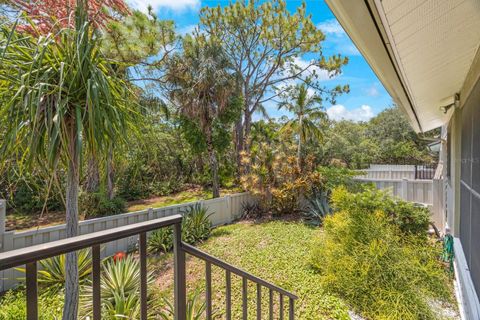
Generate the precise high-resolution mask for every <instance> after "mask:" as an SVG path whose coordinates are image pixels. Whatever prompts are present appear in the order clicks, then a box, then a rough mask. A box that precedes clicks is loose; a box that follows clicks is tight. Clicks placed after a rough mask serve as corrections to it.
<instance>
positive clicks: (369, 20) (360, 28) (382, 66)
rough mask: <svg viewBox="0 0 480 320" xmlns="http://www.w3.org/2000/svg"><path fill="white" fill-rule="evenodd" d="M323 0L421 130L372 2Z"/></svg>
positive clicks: (417, 130)
mask: <svg viewBox="0 0 480 320" xmlns="http://www.w3.org/2000/svg"><path fill="white" fill-rule="evenodd" d="M326 2H327V4H328V6H329V7H330V9H331V10H332V11H333V13H334V14H335V16H336V17H337V20H338V21H339V23H340V24H341V25H342V27H343V28H344V30H345V31H346V32H347V34H348V36H349V37H350V39H351V40H352V41H353V43H355V45H356V46H357V48H358V50H359V51H360V52H361V53H362V55H363V57H364V58H365V59H366V60H367V62H368V64H369V65H370V67H371V68H372V69H373V71H374V72H375V74H376V75H377V77H378V78H379V80H380V81H381V82H382V84H383V85H384V87H385V89H386V90H387V91H388V93H389V94H390V96H391V97H392V98H393V100H394V102H395V103H396V104H397V105H398V106H399V107H400V108H401V109H402V110H403V111H404V112H405V114H406V115H407V116H408V119H409V121H410V124H411V125H412V127H413V129H414V130H415V131H416V132H422V131H423V130H422V125H421V123H420V120H419V119H418V115H417V112H416V110H415V107H414V105H413V104H412V103H411V101H412V100H411V98H410V95H409V93H408V91H407V88H406V86H405V85H404V83H405V82H404V81H403V79H402V77H401V73H400V72H399V69H398V66H397V64H396V62H395V59H394V58H393V57H394V55H393V52H392V48H391V47H390V44H389V41H388V37H387V36H386V32H385V28H384V27H383V24H382V22H381V19H380V18H379V15H378V12H377V11H376V7H375V5H374V4H373V2H371V1H369V0H355V1H351V0H326Z"/></svg>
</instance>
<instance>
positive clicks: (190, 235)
mask: <svg viewBox="0 0 480 320" xmlns="http://www.w3.org/2000/svg"><path fill="white" fill-rule="evenodd" d="M182 214H183V221H182V239H183V241H185V242H186V243H190V244H195V243H197V242H201V241H203V240H206V239H208V237H209V236H210V232H211V230H212V223H211V222H210V219H209V218H210V216H211V215H212V214H211V213H210V214H209V213H208V212H207V209H206V208H205V207H203V206H202V205H201V204H200V203H196V204H194V205H191V206H189V207H188V208H187V209H186V210H184V211H183V212H182Z"/></svg>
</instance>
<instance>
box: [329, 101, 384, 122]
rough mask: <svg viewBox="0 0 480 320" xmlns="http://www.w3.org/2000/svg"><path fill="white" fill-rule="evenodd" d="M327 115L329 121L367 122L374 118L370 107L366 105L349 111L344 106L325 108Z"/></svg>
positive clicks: (337, 105)
mask: <svg viewBox="0 0 480 320" xmlns="http://www.w3.org/2000/svg"><path fill="white" fill-rule="evenodd" d="M327 115H328V117H329V118H330V119H331V120H335V121H339V120H351V121H355V122H360V121H368V120H370V119H371V118H373V117H374V116H375V114H374V112H373V110H372V107H370V106H368V105H366V104H364V105H361V106H360V107H358V108H355V109H350V110H349V109H347V108H346V107H345V106H344V105H341V104H336V105H333V106H331V107H329V108H327Z"/></svg>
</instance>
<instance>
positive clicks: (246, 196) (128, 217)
mask: <svg viewBox="0 0 480 320" xmlns="http://www.w3.org/2000/svg"><path fill="white" fill-rule="evenodd" d="M251 201H254V198H253V196H252V195H251V194H250V193H248V192H245V193H237V194H232V195H227V196H224V197H220V198H216V199H210V200H202V201H198V203H201V204H202V206H203V207H205V208H207V211H208V212H209V213H210V214H211V215H210V221H211V222H212V224H213V226H218V225H222V224H227V223H231V222H232V221H234V220H235V219H237V218H239V217H240V215H241V213H242V205H243V204H244V203H248V202H251ZM195 203H197V202H191V203H182V204H178V205H174V206H168V207H163V208H155V209H153V208H150V209H147V210H142V211H136V212H129V213H124V214H119V215H114V216H108V217H102V218H97V219H90V220H85V221H81V222H80V223H79V234H81V235H82V234H88V233H92V232H97V231H102V230H107V229H111V228H116V227H121V226H126V225H129V224H134V223H138V222H143V221H147V220H153V219H157V218H162V217H168V216H172V215H175V214H181V213H182V212H183V211H184V210H185V209H186V208H188V207H189V206H191V205H193V204H195ZM5 208H6V203H5V201H4V200H0V252H6V251H10V250H15V249H21V248H25V247H28V246H33V245H38V244H42V243H47V242H51V241H56V240H60V239H64V238H65V225H64V224H62V225H58V226H51V227H44V228H39V229H34V230H28V231H20V232H15V231H7V232H6V231H5V223H4V220H5ZM137 241H138V237H129V238H125V239H120V240H117V241H112V242H109V243H106V244H104V246H103V248H102V256H103V257H107V256H111V255H113V254H115V252H118V251H128V250H130V249H132V248H134V247H135V246H136V244H137ZM22 278H25V275H24V274H23V273H21V272H19V271H17V270H14V269H9V270H5V271H0V292H2V291H5V290H8V289H10V288H13V287H15V285H17V284H18V283H19V282H20V279H22Z"/></svg>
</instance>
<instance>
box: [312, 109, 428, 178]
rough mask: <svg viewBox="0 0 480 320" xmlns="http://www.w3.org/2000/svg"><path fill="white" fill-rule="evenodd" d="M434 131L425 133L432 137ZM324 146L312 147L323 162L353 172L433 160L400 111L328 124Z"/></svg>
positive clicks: (424, 141) (389, 110)
mask: <svg viewBox="0 0 480 320" xmlns="http://www.w3.org/2000/svg"><path fill="white" fill-rule="evenodd" d="M435 134H437V132H436V131H433V132H430V133H428V134H426V137H432V136H433V135H435ZM324 136H325V140H324V143H323V145H319V146H312V148H311V149H310V152H312V153H319V156H320V157H321V158H322V163H323V164H325V165H328V164H331V163H332V161H333V163H335V160H336V161H337V162H339V163H343V164H344V165H345V166H347V167H349V168H354V169H361V168H367V167H368V165H369V164H375V163H378V164H417V163H432V162H433V161H435V158H434V157H432V155H431V154H430V153H429V151H428V149H427V144H428V141H426V140H422V139H421V137H420V136H419V135H418V134H416V133H415V131H413V129H412V128H411V127H410V124H409V123H408V120H407V118H406V116H405V115H404V114H403V112H402V111H401V110H400V108H398V107H396V106H394V107H390V108H387V109H385V110H384V111H382V112H380V113H379V114H378V115H377V116H375V117H373V118H372V119H371V120H370V121H368V122H353V121H347V120H341V121H338V122H335V121H333V122H330V123H329V125H328V127H327V129H326V132H325V134H324Z"/></svg>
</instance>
